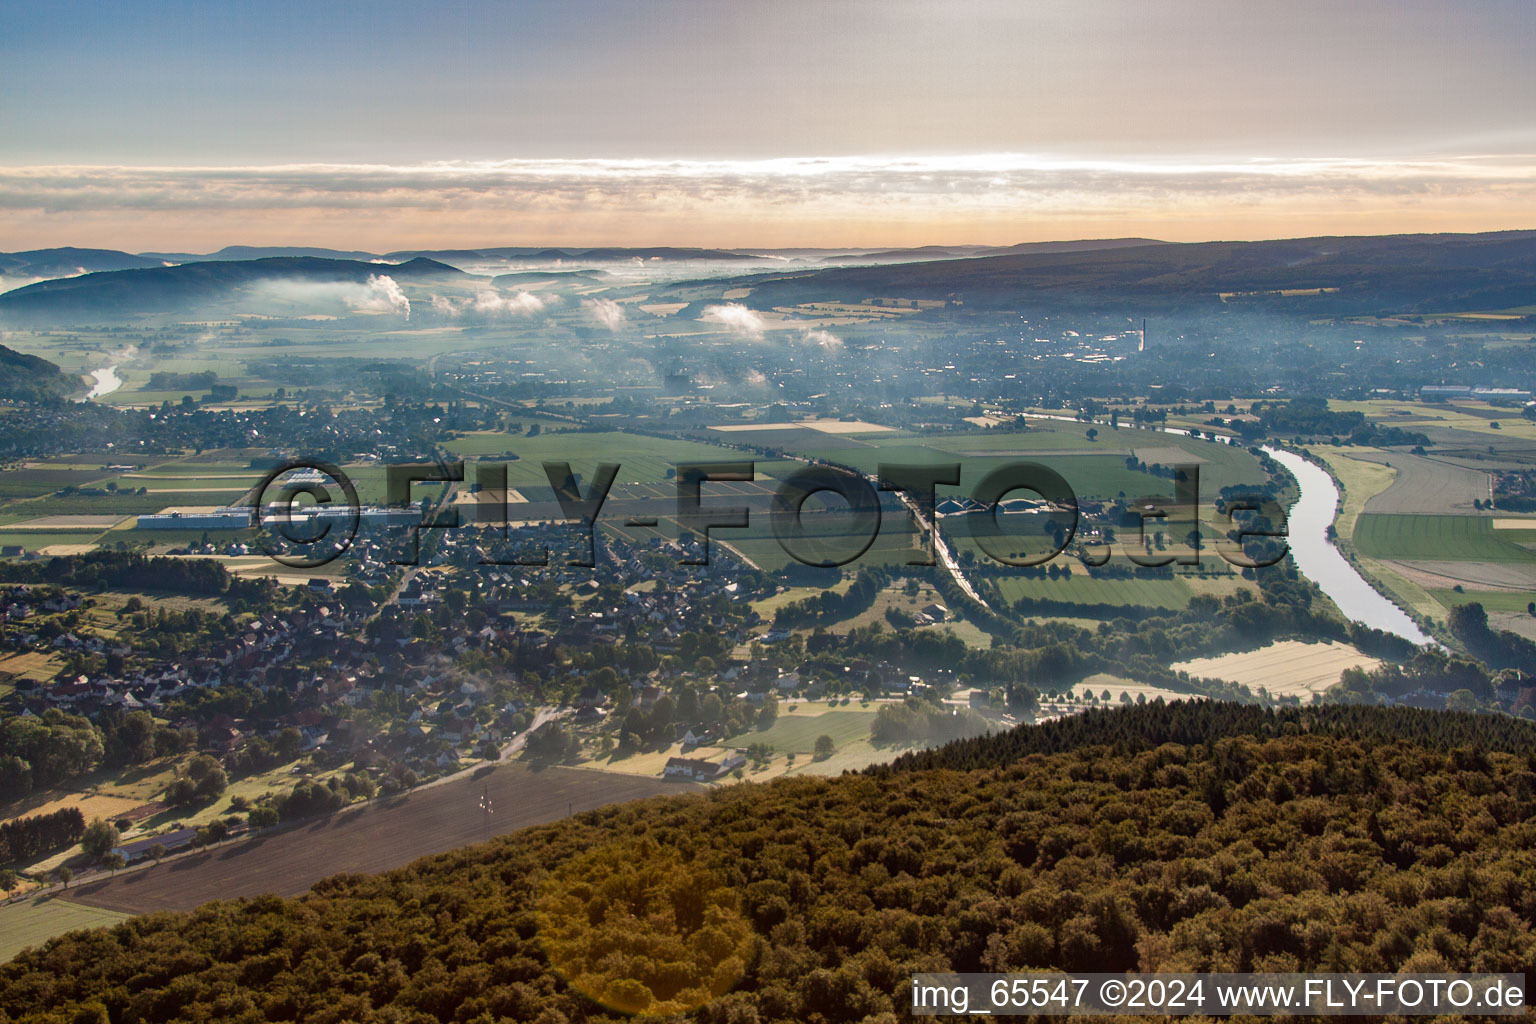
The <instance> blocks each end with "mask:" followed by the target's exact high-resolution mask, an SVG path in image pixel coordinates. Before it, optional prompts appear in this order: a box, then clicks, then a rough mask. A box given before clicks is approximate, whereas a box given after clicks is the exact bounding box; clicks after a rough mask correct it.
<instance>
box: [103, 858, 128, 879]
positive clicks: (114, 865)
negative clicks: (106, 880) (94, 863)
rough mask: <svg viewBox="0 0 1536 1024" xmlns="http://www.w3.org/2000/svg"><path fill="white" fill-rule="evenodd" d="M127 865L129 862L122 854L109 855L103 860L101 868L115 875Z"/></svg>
mask: <svg viewBox="0 0 1536 1024" xmlns="http://www.w3.org/2000/svg"><path fill="white" fill-rule="evenodd" d="M127 863H128V862H127V861H126V860H124V859H123V855H122V854H120V853H109V854H107V855H106V856H105V857H103V858H101V866H102V867H104V868H106V869H107V870H108V871H110V872H112V873H113V874H114V875H115V874H117V869H118V868H120V867H122V866H123V865H125V864H127Z"/></svg>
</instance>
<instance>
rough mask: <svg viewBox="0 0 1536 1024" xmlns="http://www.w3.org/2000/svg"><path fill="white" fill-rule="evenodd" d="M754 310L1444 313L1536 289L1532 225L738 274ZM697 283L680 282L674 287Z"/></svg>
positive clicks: (1492, 305)
mask: <svg viewBox="0 0 1536 1024" xmlns="http://www.w3.org/2000/svg"><path fill="white" fill-rule="evenodd" d="M727 286H728V287H731V286H735V287H749V288H751V289H752V291H751V293H750V294H749V295H748V296H747V298H746V299H744V300H742V301H744V302H745V303H746V304H747V305H749V306H752V307H753V308H756V309H771V308H774V307H775V306H783V305H794V304H796V303H802V302H817V301H828V300H841V301H863V300H864V299H865V298H866V297H869V296H902V297H906V298H917V299H936V300H953V301H958V302H960V303H962V304H963V305H964V306H965V307H966V308H967V309H986V310H999V309H1007V310H1014V309H1021V308H1038V307H1039V306H1040V305H1041V304H1042V303H1049V304H1054V305H1057V306H1072V305H1081V306H1084V307H1087V308H1092V309H1099V310H1103V309H1124V310H1127V311H1130V312H1135V311H1138V310H1139V311H1143V312H1145V311H1149V310H1158V311H1161V310H1178V311H1180V312H1182V313H1187V312H1189V311H1191V310H1206V311H1214V310H1229V311H1230V310H1246V311H1258V310H1265V311H1272V312H1280V313H1291V314H1300V315H1328V316H1338V315H1354V314H1369V313H1387V312H1393V313H1445V312H1453V311H1458V310H1495V309H1504V308H1507V307H1515V306H1520V305H1523V304H1525V303H1527V302H1528V301H1529V300H1530V295H1531V292H1532V289H1533V288H1536V232H1532V231H1495V232H1488V233H1485V234H1470V235H1380V236H1354V237H1333V238H1289V239H1274V240H1269V241H1260V242H1197V243H1184V244H1173V243H1165V244H1149V245H1138V246H1133V247H1127V248H1118V249H1100V250H1094V251H1089V252H1045V253H1041V252H1032V253H1023V254H1016V255H1006V256H982V257H972V258H967V259H958V260H929V261H926V262H913V263H901V264H895V265H883V266H872V267H839V268H835V269H829V270H817V271H812V272H809V273H807V272H791V273H782V274H770V275H760V276H755V277H742V278H739V279H735V280H732V281H729V282H727ZM689 287H690V284H687V283H684V284H679V285H677V286H676V291H677V292H678V294H679V297H682V296H683V295H684V294H685V293H686V292H687V291H688V289H689Z"/></svg>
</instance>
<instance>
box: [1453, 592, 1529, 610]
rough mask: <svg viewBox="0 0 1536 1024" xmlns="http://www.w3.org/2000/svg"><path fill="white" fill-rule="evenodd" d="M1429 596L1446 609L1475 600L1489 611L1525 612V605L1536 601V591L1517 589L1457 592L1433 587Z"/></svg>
mask: <svg viewBox="0 0 1536 1024" xmlns="http://www.w3.org/2000/svg"><path fill="white" fill-rule="evenodd" d="M1429 594H1430V596H1431V597H1433V598H1434V599H1435V600H1436V601H1439V602H1440V603H1441V604H1443V605H1445V607H1446V609H1447V610H1449V609H1451V608H1454V607H1456V606H1457V605H1462V604H1472V603H1474V602H1476V603H1477V604H1480V605H1482V606H1483V609H1484V610H1485V611H1490V612H1519V613H1521V614H1524V613H1525V612H1526V605H1528V604H1530V603H1531V602H1532V601H1536V593H1532V592H1530V591H1519V590H1463V591H1461V592H1460V593H1457V592H1456V591H1454V590H1440V589H1435V590H1431V591H1429Z"/></svg>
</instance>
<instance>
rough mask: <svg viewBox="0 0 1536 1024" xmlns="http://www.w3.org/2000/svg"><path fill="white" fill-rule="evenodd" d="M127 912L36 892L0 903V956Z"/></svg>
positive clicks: (119, 917)
mask: <svg viewBox="0 0 1536 1024" xmlns="http://www.w3.org/2000/svg"><path fill="white" fill-rule="evenodd" d="M128 917H129V915H128V914H120V913H118V912H117V911H115V910H102V909H100V908H98V907H87V906H82V905H81V904H79V903H70V902H68V901H66V900H62V899H57V898H54V897H49V896H38V897H34V898H32V899H27V900H21V901H19V902H16V903H12V904H10V905H8V906H3V907H0V960H9V959H10V958H11V957H13V956H15V955H16V954H17V953H20V952H21V951H22V950H23V949H26V948H27V947H28V946H40V945H42V944H43V943H44V942H47V941H48V940H49V939H51V938H53V937H54V936H56V935H63V934H64V933H65V932H71V931H75V930H76V929H81V928H100V927H104V926H106V925H113V924H116V923H117V922H119V921H123V920H126V919H127V918H128Z"/></svg>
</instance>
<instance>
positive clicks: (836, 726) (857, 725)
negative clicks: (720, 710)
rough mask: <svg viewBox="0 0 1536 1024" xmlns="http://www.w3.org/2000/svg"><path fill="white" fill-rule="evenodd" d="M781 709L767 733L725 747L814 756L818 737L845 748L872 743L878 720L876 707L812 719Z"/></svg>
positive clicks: (732, 739)
mask: <svg viewBox="0 0 1536 1024" xmlns="http://www.w3.org/2000/svg"><path fill="white" fill-rule="evenodd" d="M785 707H786V705H785V704H783V703H781V704H780V706H779V718H778V721H776V722H774V723H773V725H772V726H771V727H769V728H767V729H752V730H750V731H748V732H744V733H742V734H740V735H739V736H732V737H730V738H729V739H727V740H726V741H725V742H724V743H723V744H722V745H723V746H737V747H744V746H746V745H747V744H748V743H766V744H768V745H769V746H771V747H773V749H774V752H775V753H778V754H791V753H793V754H810V753H812V752H814V751H815V749H816V737H818V736H831V737H832V742H833V743H835V744H837V745H838V746H839V747H841V746H842V745H843V744H845V743H852V742H853V741H855V740H867V739H869V727H870V725H871V724H873V722H874V720H875V708H874V706H873V705H871V706H870V707H867V708H862V709H858V710H855V708H856V705H849V706H848V707H847V708H840V709H838V710H836V711H826V712H823V713H822V714H819V715H813V716H810V717H797V715H796V713H795V712H793V711H787V710H785Z"/></svg>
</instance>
